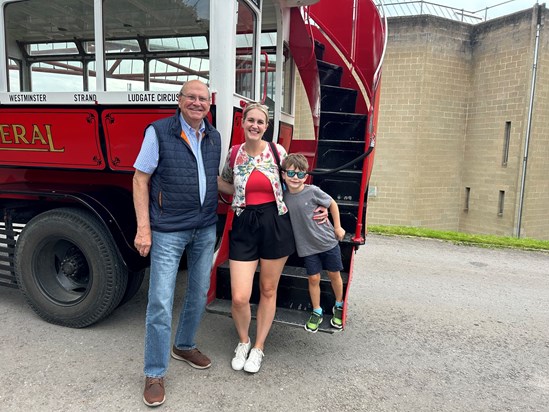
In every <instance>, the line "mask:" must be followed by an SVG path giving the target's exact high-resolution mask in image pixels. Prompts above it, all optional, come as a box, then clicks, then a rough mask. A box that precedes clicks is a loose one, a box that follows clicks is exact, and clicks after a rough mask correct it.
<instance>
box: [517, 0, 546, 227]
mask: <svg viewBox="0 0 549 412" xmlns="http://www.w3.org/2000/svg"><path fill="white" fill-rule="evenodd" d="M537 9H538V10H537V14H538V15H537V20H538V22H537V26H536V43H535V46H534V64H533V66H532V87H531V89H530V104H529V105H528V122H527V125H526V137H525V139H524V157H523V159H522V179H521V181H520V196H519V209H518V220H517V228H516V233H517V238H520V227H521V225H522V207H523V205H524V187H525V186H526V166H527V165H528V148H529V145H530V131H531V129H532V112H533V109H534V95H535V91H536V74H537V70H538V51H539V33H540V30H541V8H540V6H539V5H538V6H537Z"/></svg>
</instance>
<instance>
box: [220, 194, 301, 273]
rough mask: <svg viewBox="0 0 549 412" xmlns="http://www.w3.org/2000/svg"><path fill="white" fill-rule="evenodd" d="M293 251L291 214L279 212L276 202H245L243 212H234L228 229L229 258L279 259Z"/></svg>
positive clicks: (242, 259)
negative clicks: (280, 213)
mask: <svg viewBox="0 0 549 412" xmlns="http://www.w3.org/2000/svg"><path fill="white" fill-rule="evenodd" d="M294 251H295V242H294V234H293V232H292V224H291V222H290V216H289V214H288V213H286V214H284V215H279V214H278V209H277V207H276V203H275V202H271V203H265V204H262V205H252V206H246V208H245V209H244V211H243V212H242V213H241V214H240V216H237V215H236V214H235V215H234V219H233V227H232V230H231V231H230V232H229V259H231V260H238V261H244V262H249V261H253V260H258V259H279V258H281V257H285V256H289V255H291V254H292V253H294Z"/></svg>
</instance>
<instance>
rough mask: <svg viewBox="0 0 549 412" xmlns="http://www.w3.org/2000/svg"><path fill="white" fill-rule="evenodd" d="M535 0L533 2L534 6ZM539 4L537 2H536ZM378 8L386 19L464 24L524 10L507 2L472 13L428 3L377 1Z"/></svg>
mask: <svg viewBox="0 0 549 412" xmlns="http://www.w3.org/2000/svg"><path fill="white" fill-rule="evenodd" d="M533 4H534V0H532V5H533ZM536 4H537V1H536ZM376 5H377V7H378V8H383V13H384V15H385V16H386V17H401V16H418V15H423V14H429V15H432V16H438V17H443V18H445V19H449V20H455V21H461V22H463V23H469V24H477V23H481V22H483V21H487V20H490V19H493V18H496V17H500V16H503V15H506V14H510V13H514V12H516V11H519V10H521V9H522V8H523V2H519V1H517V0H507V1H503V2H501V3H498V4H494V5H492V6H489V7H485V8H483V9H480V10H476V11H471V10H465V9H463V8H455V7H449V6H444V5H442V4H437V3H431V2H428V1H399V2H396V1H390V0H389V1H377V2H376Z"/></svg>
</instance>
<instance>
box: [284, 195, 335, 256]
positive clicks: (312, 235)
mask: <svg viewBox="0 0 549 412" xmlns="http://www.w3.org/2000/svg"><path fill="white" fill-rule="evenodd" d="M284 203H286V206H287V207H288V210H289V212H290V220H291V221H292V229H293V231H294V238H295V246H296V249H297V254H298V255H299V256H300V257H303V256H310V255H315V254H317V253H321V252H326V251H328V250H330V249H333V248H334V247H336V246H337V245H338V243H339V242H338V241H337V239H336V237H335V233H334V227H333V225H332V224H331V223H330V222H329V221H328V222H326V223H323V224H320V225H319V224H318V223H317V222H316V221H315V220H313V214H314V213H313V211H314V210H315V209H316V208H317V207H318V206H324V207H329V206H330V204H331V203H332V198H331V197H330V195H328V194H326V193H324V192H323V191H322V190H321V189H320V188H318V187H316V186H314V185H305V188H304V189H303V190H302V191H301V192H299V193H290V192H289V191H285V192H284Z"/></svg>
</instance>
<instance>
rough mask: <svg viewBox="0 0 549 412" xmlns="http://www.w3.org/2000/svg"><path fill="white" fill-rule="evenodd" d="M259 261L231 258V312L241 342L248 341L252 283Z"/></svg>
mask: <svg viewBox="0 0 549 412" xmlns="http://www.w3.org/2000/svg"><path fill="white" fill-rule="evenodd" d="M257 262H258V261H257V260H254V261H251V262H242V261H239V260H229V268H230V270H231V294H232V305H231V313H232V316H233V321H234V325H235V327H236V332H237V333H238V338H239V340H240V342H241V343H247V342H248V336H249V329H250V322H251V319H252V314H251V311H250V297H251V296H252V285H253V281H254V273H255V269H256V268H257Z"/></svg>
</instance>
